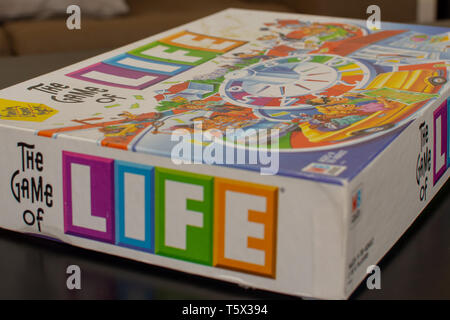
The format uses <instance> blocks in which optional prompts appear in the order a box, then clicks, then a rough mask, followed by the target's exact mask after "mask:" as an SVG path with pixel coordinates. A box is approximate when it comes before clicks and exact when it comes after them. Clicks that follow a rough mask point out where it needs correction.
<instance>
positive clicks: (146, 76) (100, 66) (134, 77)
mask: <svg viewBox="0 0 450 320" xmlns="http://www.w3.org/2000/svg"><path fill="white" fill-rule="evenodd" d="M66 76H68V77H72V78H75V79H78V80H83V81H89V82H93V83H97V84H102V85H106V86H111V87H118V88H128V89H135V90H142V89H145V88H147V87H150V86H152V85H154V84H157V83H159V82H161V81H164V80H166V79H167V78H169V77H168V76H166V75H162V74H157V73H150V72H143V71H137V70H131V69H126V68H122V67H117V66H113V65H109V64H106V63H102V62H100V63H96V64H93V65H91V66H89V67H86V68H83V69H80V70H77V71H74V72H71V73H68V74H66Z"/></svg>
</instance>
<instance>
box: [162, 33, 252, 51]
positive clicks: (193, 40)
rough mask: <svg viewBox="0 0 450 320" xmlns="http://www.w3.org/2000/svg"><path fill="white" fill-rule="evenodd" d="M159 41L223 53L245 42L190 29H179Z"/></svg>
mask: <svg viewBox="0 0 450 320" xmlns="http://www.w3.org/2000/svg"><path fill="white" fill-rule="evenodd" d="M161 42H164V43H167V44H170V45H173V46H179V47H183V48H189V49H195V50H204V51H211V52H217V53H225V52H228V51H230V50H233V49H235V48H237V47H239V46H242V45H243V44H245V43H247V42H245V41H238V40H231V39H226V38H219V37H213V36H207V35H203V34H199V33H194V32H190V31H181V32H179V33H177V34H174V35H173V36H170V37H167V38H164V39H162V40H161Z"/></svg>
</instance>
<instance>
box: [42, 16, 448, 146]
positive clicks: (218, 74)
mask: <svg viewBox="0 0 450 320" xmlns="http://www.w3.org/2000/svg"><path fill="white" fill-rule="evenodd" d="M413 35H414V33H411V32H409V31H408V30H385V31H379V32H371V31H368V30H366V29H364V28H363V27H359V26H357V25H352V24H336V23H322V22H320V23H318V22H308V21H306V22H304V21H299V20H278V21H275V22H271V23H266V24H265V25H264V26H263V27H262V28H261V36H260V37H258V38H257V39H256V41H255V43H254V46H251V45H244V44H245V43H244V42H242V41H238V40H232V39H220V38H215V37H210V36H207V35H199V34H196V33H193V32H189V31H186V32H182V33H178V34H177V35H174V36H172V37H167V38H165V39H163V40H161V41H160V42H158V44H151V45H147V46H143V47H142V48H138V49H135V50H132V51H131V52H129V53H128V54H129V55H133V54H139V58H140V59H146V57H147V58H148V57H149V56H148V54H149V51H148V50H151V52H152V54H153V56H151V57H150V58H149V59H150V60H149V62H151V63H154V62H155V61H158V63H160V62H164V63H174V60H170V61H169V60H164V59H163V60H164V61H162V60H161V59H159V60H158V59H156V56H155V55H156V53H155V52H156V51H155V50H154V48H157V47H158V46H166V45H170V46H173V45H174V44H175V42H176V43H177V45H178V46H186V48H188V49H189V50H191V49H195V50H197V51H198V50H205V51H204V52H206V55H207V56H208V59H207V60H208V61H209V60H210V61H212V62H213V64H211V65H214V66H215V67H214V69H210V70H209V71H205V72H199V73H197V74H195V75H194V76H192V79H190V80H185V79H184V80H182V81H171V82H170V83H168V84H167V86H165V87H163V88H162V89H161V88H160V89H158V90H155V91H153V92H152V93H153V94H154V99H155V100H156V102H157V106H156V108H152V110H153V111H151V112H149V111H146V112H143V111H140V110H145V109H146V101H145V100H142V101H139V110H132V108H129V110H128V111H126V112H120V113H118V114H117V117H118V118H117V119H114V120H111V119H106V118H105V119H99V118H98V117H96V118H93V119H83V120H77V119H75V120H74V121H75V122H77V125H76V126H70V127H61V128H55V129H49V130H43V131H41V132H40V133H39V134H40V135H44V136H54V135H55V134H60V133H64V132H71V131H77V130H88V129H90V130H92V129H94V130H97V131H98V132H99V133H100V134H101V135H102V138H101V140H100V141H99V143H100V144H101V145H103V146H110V147H116V148H122V149H131V150H134V151H142V152H151V151H155V150H163V149H165V150H167V148H170V146H171V145H173V144H174V142H172V141H171V137H170V136H171V135H172V134H173V133H174V132H175V131H176V130H178V129H184V130H187V131H188V132H194V131H195V130H202V131H207V130H211V129H214V130H216V132H219V133H222V135H221V134H218V135H217V136H222V137H221V139H219V140H215V141H214V142H212V141H211V142H205V141H202V142H201V144H202V145H203V146H207V145H209V144H211V143H225V144H227V143H228V141H227V140H226V138H225V137H224V133H225V131H226V130H227V129H242V130H244V132H246V131H247V130H250V129H253V130H256V131H258V130H260V129H267V130H275V129H276V130H279V134H280V136H279V139H278V140H277V141H276V142H273V143H276V144H277V147H279V149H280V150H281V151H310V150H316V149H318V148H320V149H324V148H325V149H326V148H334V147H337V146H340V147H342V146H345V145H352V144H355V143H359V142H362V141H366V140H368V139H373V138H375V137H378V136H380V135H383V134H385V133H388V132H391V131H393V130H396V129H397V128H399V127H401V126H402V125H403V124H405V123H407V122H408V121H409V120H411V118H412V117H414V114H415V113H416V112H417V111H418V110H419V109H420V108H422V107H423V106H424V105H426V104H428V103H431V102H432V101H433V99H435V98H436V97H437V96H438V95H439V92H440V91H441V90H442V89H443V88H444V87H446V86H447V81H448V68H449V66H450V63H449V62H450V60H448V59H444V58H445V57H446V56H445V55H443V53H442V52H437V51H436V52H425V51H423V50H421V49H420V48H404V47H403V48H402V47H401V46H399V45H398V44H397V43H395V45H393V44H392V39H393V38H395V39H400V40H401V39H404V38H405V37H406V38H408V39H409V40H408V41H412V40H411V37H413V38H414V39H413V40H414V41H416V42H423V41H429V42H430V41H432V42H436V43H439V44H440V45H442V44H446V43H447V40H446V39H447V38H445V36H443V35H429V37H425V36H419V35H414V36H413ZM180 39H181V40H180ZM195 41H200V42H201V43H205V44H207V45H208V46H209V47H208V48H203V49H202V48H200V46H195ZM212 47H214V48H216V49H215V51H213V50H212V49H211V48H212ZM167 48H168V47H167ZM158 50H160V52H159V53H160V54H161V53H164V54H165V53H171V54H174V53H176V52H178V51H179V50H181V49H179V48H178V49H176V48H169V49H164V48H163V47H160V48H159V49H158ZM161 50H162V51H161ZM164 50H166V51H164ZM183 50H184V49H183ZM197 51H196V52H195V53H192V52H191V53H189V52H187V51H182V52H181V53H178V56H180V57H181V56H183V57H184V58H186V57H189V56H198V57H200V56H201V54H200V53H199V52H197ZM228 51H229V52H228ZM211 53H213V54H214V57H213V56H209V54H211ZM164 54H163V55H164ZM171 56H172V57H174V56H173V55H171ZM121 57H122V56H121ZM127 57H128V56H127ZM204 57H206V56H204ZM122 58H124V57H122ZM122 58H121V59H122ZM166 58H167V57H166ZM166 58H165V59H166ZM184 58H183V59H184ZM127 59H129V57H128V58H127ZM113 60H114V59H109V60H108V61H109V62H108V61H107V62H105V63H110V62H111V61H113ZM207 60H205V61H207ZM114 61H116V62H117V59H116V60H114ZM121 61H122V60H121ZM122 62H123V63H122V65H121V66H118V65H117V64H116V65H115V66H116V67H121V68H127V66H126V63H125V62H130V61H129V60H123V61H122ZM185 62H186V61H185ZM186 63H187V62H186ZM185 65H187V64H185ZM134 66H135V64H134ZM152 66H153V64H152ZM192 66H193V65H192ZM165 67H166V66H165ZM161 70H162V69H161ZM164 70H166V69H164ZM140 71H143V70H142V69H140ZM166 71H167V70H166ZM166 76H169V75H168V74H166ZM166 79H167V78H166ZM136 89H138V90H142V89H145V88H135V90H136ZM146 90H148V89H146ZM144 92H145V91H144ZM135 112H137V113H135ZM139 112H143V113H139ZM250 138H251V137H250ZM192 143H196V141H195V139H193V140H192ZM234 146H237V147H241V146H242V144H240V143H237V144H234Z"/></svg>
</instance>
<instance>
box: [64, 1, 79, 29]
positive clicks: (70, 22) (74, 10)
mask: <svg viewBox="0 0 450 320" xmlns="http://www.w3.org/2000/svg"><path fill="white" fill-rule="evenodd" d="M66 13H67V14H70V16H69V17H68V18H67V20H66V26H67V29H69V30H80V29H81V8H80V7H79V6H77V5H75V4H72V5H70V6H68V7H67V10H66Z"/></svg>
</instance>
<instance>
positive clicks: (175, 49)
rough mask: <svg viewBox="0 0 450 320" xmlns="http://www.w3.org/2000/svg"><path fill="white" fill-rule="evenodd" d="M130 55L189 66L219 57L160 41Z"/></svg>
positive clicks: (215, 54)
mask: <svg viewBox="0 0 450 320" xmlns="http://www.w3.org/2000/svg"><path fill="white" fill-rule="evenodd" d="M128 53H129V54H132V55H136V56H138V57H142V58H145V59H152V60H157V61H162V62H168V63H176V64H185V65H189V66H198V65H199V64H202V63H205V62H206V61H209V60H211V59H214V58H215V57H217V55H218V53H215V52H210V51H202V50H194V49H189V48H184V47H179V46H173V45H170V44H166V43H163V42H160V41H155V42H152V43H150V44H147V45H145V46H142V47H140V48H137V49H134V50H131V51H129V52H128Z"/></svg>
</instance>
